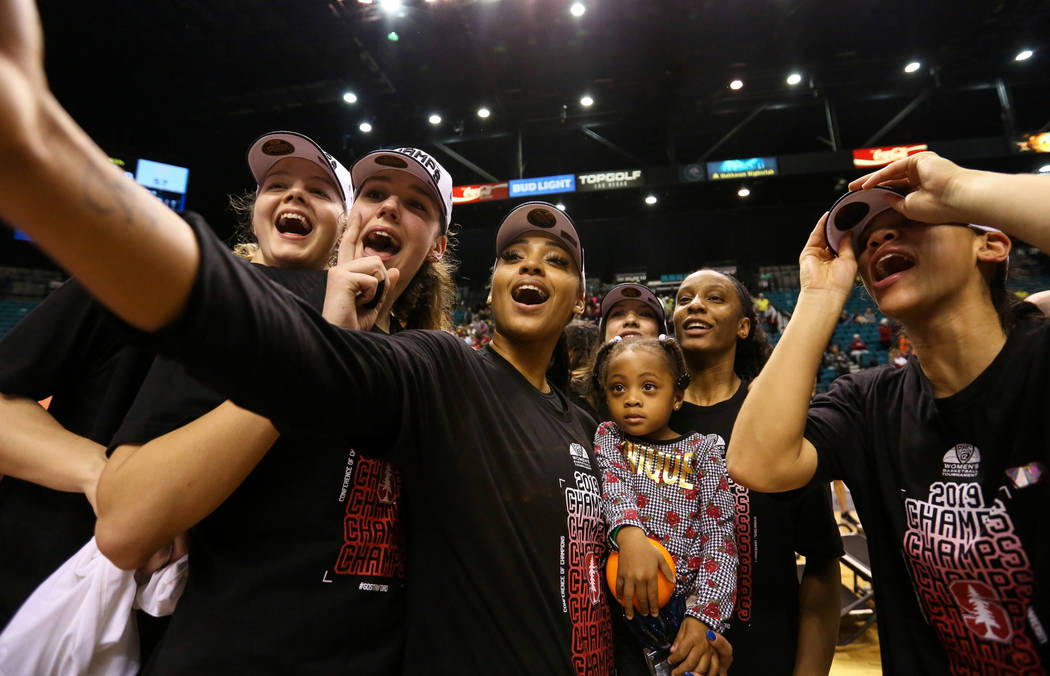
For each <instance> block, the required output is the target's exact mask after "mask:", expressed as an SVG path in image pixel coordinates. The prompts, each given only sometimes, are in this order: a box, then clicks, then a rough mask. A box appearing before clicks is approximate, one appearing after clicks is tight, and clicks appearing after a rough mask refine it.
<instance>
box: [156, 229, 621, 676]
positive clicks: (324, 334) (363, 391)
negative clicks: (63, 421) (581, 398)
mask: <svg viewBox="0 0 1050 676" xmlns="http://www.w3.org/2000/svg"><path fill="white" fill-rule="evenodd" d="M195 231H196V233H197V236H198V239H199V241H200V242H201V265H200V270H199V274H198V278H197V280H196V282H195V285H194V288H193V291H192V293H191V297H190V299H189V301H188V304H187V307H186V310H185V311H184V314H183V317H182V318H181V319H180V320H179V321H177V322H176V323H175V324H174V325H172V326H170V327H168V328H167V329H166V330H165V331H163V332H161V333H162V335H160V336H159V338H160V342H161V343H162V345H163V347H164V349H165V350H167V351H169V352H171V353H173V354H175V355H176V356H177V357H178V358H179V359H180V360H182V361H183V362H184V363H185V364H187V366H188V368H189V370H190V372H191V373H193V374H194V375H195V376H197V377H198V378H199V379H201V380H202V381H203V382H206V383H207V384H209V385H210V386H212V387H215V389H216V390H218V391H220V392H223V393H224V394H226V395H227V396H228V397H230V398H231V399H232V400H233V401H235V402H236V403H238V404H239V405H241V406H244V407H245V408H248V409H251V410H255V411H258V412H259V413H261V414H263V415H265V416H267V417H268V418H270V419H271V420H272V421H274V423H275V424H276V426H277V428H278V429H280V430H282V432H284V433H286V434H297V433H298V434H304V433H309V434H313V435H316V436H327V437H334V440H335V441H337V442H339V443H349V444H352V445H354V446H356V447H358V448H368V449H369V452H370V453H374V454H376V455H377V456H378V455H386V456H387V457H389V458H390V459H391V460H394V461H395V462H396V463H397V464H398V465H399V466H400V467H401V468H402V472H403V475H404V499H405V500H406V501H407V506H408V512H409V514H410V515H411V518H410V519H409V523H408V527H409V534H408V605H409V609H408V615H407V618H406V622H407V627H406V650H405V665H404V669H405V671H406V672H411V673H423V672H431V671H435V670H437V671H440V672H444V673H479V672H486V671H491V670H494V669H496V670H499V671H501V672H505V673H542V674H554V673H563V674H570V673H575V674H601V673H611V672H612V640H611V628H610V622H609V618H610V613H609V608H608V605H607V603H606V598H605V582H604V579H603V578H604V576H603V575H602V572H601V570H600V566H601V562H602V558H603V556H604V554H605V550H606V542H605V537H604V534H605V527H604V522H603V520H602V514H601V491H600V483H599V478H598V475H597V472H596V468H597V465H596V462H595V458H594V453H593V449H592V447H591V440H592V438H593V432H594V427H595V425H594V421H593V419H591V418H590V417H589V416H588V415H587V414H585V413H584V412H583V411H581V410H580V409H579V408H577V407H575V406H573V405H571V404H570V403H569V402H568V401H567V400H566V398H565V396H564V395H562V394H561V393H560V392H559V391H557V390H554V391H552V392H551V393H550V394H542V393H540V392H538V391H537V390H536V389H535V388H533V387H532V386H531V385H530V384H529V382H528V381H527V380H525V378H524V377H523V376H522V375H521V374H520V373H519V372H518V371H517V370H516V369H515V368H514V367H513V366H511V365H510V364H509V363H508V362H507V361H505V360H504V359H503V358H502V357H500V356H499V355H498V354H496V353H495V352H494V351H492V350H491V349H485V350H480V351H476V350H473V349H471V348H470V347H468V346H467V345H465V344H464V343H463V342H462V341H461V340H459V339H458V338H456V337H455V336H453V335H451V334H447V333H443V332H437V331H404V332H401V333H399V334H397V335H394V336H384V335H379V334H375V333H365V332H355V331H344V330H341V329H338V328H336V327H333V326H331V325H329V324H328V323H327V322H326V321H325V320H324V319H323V318H322V317H321V316H320V314H319V313H318V312H316V311H315V310H314V309H312V308H310V307H309V305H308V304H306V303H304V302H302V301H301V300H299V299H297V298H295V297H294V296H292V295H291V294H287V293H281V292H280V290H279V289H274V288H273V287H272V286H270V285H267V284H264V283H263V281H264V280H261V279H260V278H259V277H258V276H257V275H252V274H248V273H247V272H246V271H245V270H244V269H243V266H237V265H232V264H231V263H230V261H229V260H228V258H227V257H226V256H225V255H220V254H221V245H220V244H218V243H217V242H216V241H215V240H214V237H212V236H211V235H210V233H208V232H207V231H205V230H203V229H201V228H195ZM273 383H280V384H281V386H280V387H273ZM246 516H247V515H246ZM322 620H323V621H327V619H326V618H319V621H322Z"/></svg>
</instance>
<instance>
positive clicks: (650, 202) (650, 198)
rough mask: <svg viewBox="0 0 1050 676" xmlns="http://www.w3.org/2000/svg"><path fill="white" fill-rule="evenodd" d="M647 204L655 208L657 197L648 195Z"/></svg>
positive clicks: (646, 197)
mask: <svg viewBox="0 0 1050 676" xmlns="http://www.w3.org/2000/svg"><path fill="white" fill-rule="evenodd" d="M645 203H646V204H648V205H649V206H653V205H654V204H656V195H646V196H645Z"/></svg>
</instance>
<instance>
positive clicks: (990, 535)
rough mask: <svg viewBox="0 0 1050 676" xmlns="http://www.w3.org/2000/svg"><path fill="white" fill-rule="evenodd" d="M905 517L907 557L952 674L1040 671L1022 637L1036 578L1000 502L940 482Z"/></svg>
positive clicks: (975, 487) (969, 486)
mask: <svg viewBox="0 0 1050 676" xmlns="http://www.w3.org/2000/svg"><path fill="white" fill-rule="evenodd" d="M905 514H906V515H907V520H908V529H907V531H905V533H904V540H903V542H902V545H903V548H904V554H905V558H906V559H907V561H908V564H909V566H910V567H911V574H912V580H913V581H914V583H915V591H916V594H917V595H918V597H919V602H920V603H921V604H922V609H923V612H925V613H926V617H927V619H928V620H929V622H930V626H932V627H933V629H934V631H936V632H937V635H938V637H939V638H940V640H941V643H943V644H944V646H945V649H946V652H947V654H948V660H949V662H950V663H951V671H952V673H953V674H991V673H994V674H1031V673H1042V670H1041V668H1040V663H1039V655H1038V653H1037V652H1036V650H1035V647H1034V645H1033V643H1032V640H1031V639H1030V638H1029V636H1028V634H1027V633H1026V632H1025V622H1026V618H1027V614H1028V611H1029V606H1030V603H1031V599H1032V594H1033V592H1034V587H1035V576H1034V574H1033V572H1032V566H1031V563H1030V560H1029V558H1028V554H1027V553H1026V552H1025V550H1024V547H1023V546H1022V544H1021V540H1020V538H1018V536H1017V534H1016V532H1015V529H1014V524H1013V520H1012V518H1011V517H1010V513H1009V512H1008V511H1007V510H1006V507H1005V506H1004V504H1003V503H1002V501H1000V500H996V501H995V502H994V503H993V504H991V505H987V504H986V503H985V499H984V495H983V493H982V490H981V486H980V484H977V483H955V482H940V481H938V482H935V483H933V484H931V485H930V492H929V495H928V496H927V499H926V500H917V499H915V498H908V499H906V500H905Z"/></svg>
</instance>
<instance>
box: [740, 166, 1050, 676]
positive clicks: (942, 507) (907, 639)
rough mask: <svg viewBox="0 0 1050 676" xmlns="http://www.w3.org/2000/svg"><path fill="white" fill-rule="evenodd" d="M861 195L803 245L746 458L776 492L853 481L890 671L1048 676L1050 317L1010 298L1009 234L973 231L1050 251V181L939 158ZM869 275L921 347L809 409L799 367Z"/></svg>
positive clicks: (875, 178)
mask: <svg viewBox="0 0 1050 676" xmlns="http://www.w3.org/2000/svg"><path fill="white" fill-rule="evenodd" d="M881 184H888V185H890V186H891V187H893V188H897V189H903V190H904V191H905V192H904V193H897V192H894V191H890V190H885V189H882V188H880V187H878V186H879V185H881ZM850 187H851V188H852V189H854V191H855V192H851V193H849V194H848V195H846V196H844V197H843V198H841V199H840V200H839V201H838V202H837V203H836V205H835V206H834V207H833V208H832V210H831V212H830V215H829V214H825V215H824V216H823V217H822V218H821V219H820V221H819V222H818V223H817V227H816V228H815V229H814V230H813V232H812V233H811V235H810V237H809V241H808V242H807V243H806V247H805V249H803V251H802V255H801V257H800V264H801V282H802V291H801V293H800V294H799V301H798V304H797V305H796V307H795V313H794V316H793V318H792V320H791V323H790V324H789V325H788V328H787V331H786V332H785V334H784V337H783V338H782V339H781V341H780V342H779V343H778V344H777V348H776V350H775V351H774V353H773V356H772V357H771V359H770V360H769V363H768V364H767V366H766V368H765V371H764V372H763V374H762V377H761V378H760V379H759V380H758V381H757V382H756V383H755V386H754V388H753V390H752V392H751V394H750V395H749V396H748V398H747V401H746V402H745V404H744V406H743V408H742V409H741V411H740V416H739V418H738V419H737V424H736V428H735V430H734V434H733V441H732V446H731V448H730V451H729V456H728V461H729V470H730V472H731V473H732V474H733V476H734V477H735V478H736V479H737V480H739V481H741V482H742V483H745V484H747V485H748V486H751V487H753V488H756V489H760V490H786V489H790V488H794V487H796V486H800V485H803V484H805V483H807V482H809V481H810V480H811V479H812V477H814V476H819V477H821V478H822V479H825V480H826V479H831V478H839V479H843V480H844V481H845V482H846V483H847V484H848V485H849V487H850V490H851V491H852V493H853V498H854V501H855V503H856V505H857V513H858V514H859V515H860V518H861V521H862V522H863V524H864V530H865V532H866V533H867V537H868V539H869V550H870V552H871V556H872V571H873V573H874V575H875V581H874V589H875V599H876V605H877V607H878V610H879V635H880V646H881V649H882V666H883V669H884V670H885V671H886V673H891V674H914V673H923V674H941V673H948V672H953V673H960V674H961V673H968V674H978V673H980V674H991V673H996V674H1006V673H1009V674H1041V673H1046V669H1047V667H1048V666H1050V651H1048V639H1047V637H1048V627H1050V624H1048V623H1050V598H1048V588H1050V585H1048V584H1047V583H1048V575H1050V559H1048V557H1050V549H1048V548H1047V546H1046V523H1045V516H1046V515H1047V513H1048V511H1047V510H1048V506H1050V503H1048V499H1050V492H1048V491H1047V487H1046V486H1047V478H1046V470H1047V467H1048V464H1050V426H1048V424H1047V420H1048V417H1047V415H1046V401H1047V399H1048V398H1050V391H1048V389H1047V388H1048V383H1050V362H1048V360H1047V355H1048V354H1050V324H1048V323H1047V322H1045V321H1043V320H1042V319H1035V318H1028V317H1027V316H1026V314H1028V315H1031V314H1037V313H1036V312H1035V311H1034V308H1031V307H1025V305H1020V306H1015V303H1014V301H1013V299H1012V298H1011V296H1010V295H1009V294H1008V293H1007V292H1006V287H1005V278H1006V268H1007V262H1008V256H1009V253H1010V240H1009V238H1008V237H1007V236H1006V235H1005V234H1004V233H1003V232H1000V231H998V230H995V229H993V228H989V227H988V226H970V225H968V224H970V223H974V222H976V223H984V224H994V225H996V226H999V227H1001V228H1003V229H1004V230H1006V231H1008V232H1009V233H1010V234H1012V235H1015V236H1017V237H1020V238H1022V239H1024V240H1025V241H1027V242H1030V243H1032V244H1033V245H1036V246H1038V247H1039V248H1041V249H1042V250H1043V251H1047V250H1050V218H1048V216H1047V210H1046V206H1045V202H1046V196H1047V195H1048V194H1050V179H1048V178H1045V177H1039V176H1023V175H1022V176H1006V175H1002V174H993V173H989V172H979V171H972V170H966V169H962V168H960V167H958V166H956V165H955V164H953V163H952V162H950V161H948V160H945V159H943V158H940V157H938V156H936V155H934V154H932V153H922V154H919V155H915V156H913V157H910V158H907V159H905V160H900V161H897V162H895V163H893V164H891V165H889V166H887V167H886V168H884V169H882V170H880V171H878V172H875V173H874V174H871V175H869V176H867V177H864V178H862V179H857V180H856V181H854V182H853V183H852V184H851V186H850ZM836 252H837V255H836ZM858 271H859V273H860V276H861V278H862V279H863V281H864V284H865V287H866V288H867V290H868V292H869V293H870V294H871V295H872V297H873V298H874V299H875V302H876V303H878V306H879V309H880V310H881V311H882V312H883V313H885V314H886V315H887V316H889V317H891V318H892V319H895V320H897V321H899V322H900V323H901V324H902V325H903V327H904V330H905V331H906V332H907V334H908V336H909V338H910V339H911V342H912V344H913V345H914V349H915V353H914V356H913V357H912V358H910V359H909V360H908V363H907V364H906V365H905V366H904V368H901V369H894V368H892V367H890V366H886V367H882V368H878V369H871V370H867V371H861V372H859V373H855V374H851V375H848V376H844V377H842V378H839V379H837V380H836V381H835V383H834V385H833V386H832V388H831V390H830V391H829V392H828V393H826V394H822V395H818V396H817V397H816V399H814V401H813V403H812V404H810V403H809V388H810V384H809V382H810V381H809V380H808V379H805V378H800V377H799V376H798V374H799V373H813V372H814V371H815V370H816V368H817V364H818V362H819V359H820V351H821V348H822V347H823V345H825V344H826V343H827V341H828V339H829V338H830V336H831V333H832V330H833V328H834V325H835V321H836V316H837V315H838V312H839V310H840V308H841V307H842V305H843V303H844V301H845V299H846V298H848V297H849V294H850V290H851V288H852V286H853V280H854V277H855V275H856V274H857V273H858Z"/></svg>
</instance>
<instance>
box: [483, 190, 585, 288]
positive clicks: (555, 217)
mask: <svg viewBox="0 0 1050 676" xmlns="http://www.w3.org/2000/svg"><path fill="white" fill-rule="evenodd" d="M533 231H539V232H542V233H545V234H547V235H550V236H552V237H554V238H555V239H556V240H558V241H559V242H561V244H562V245H563V246H564V247H565V248H566V249H568V251H569V254H570V255H571V256H572V258H573V260H574V261H576V267H578V268H579V269H580V279H583V280H586V279H587V276H586V274H585V273H584V269H583V245H582V244H581V243H580V236H579V234H577V233H576V226H575V225H573V222H572V219H571V218H569V215H568V214H567V213H565V212H564V211H562V210H561V209H559V208H558V207H556V206H554V205H553V204H551V203H550V202H525V203H524V204H519V205H518V206H516V207H514V208H513V209H511V210H510V213H508V214H507V215H506V216H504V217H503V222H502V223H500V226H499V231H498V232H497V233H496V255H497V256H498V255H499V254H501V253H503V250H504V249H506V248H507V247H508V246H510V244H511V243H512V242H513V241H514V240H516V239H517V238H518V237H520V236H522V235H523V234H525V233H527V232H533Z"/></svg>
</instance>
